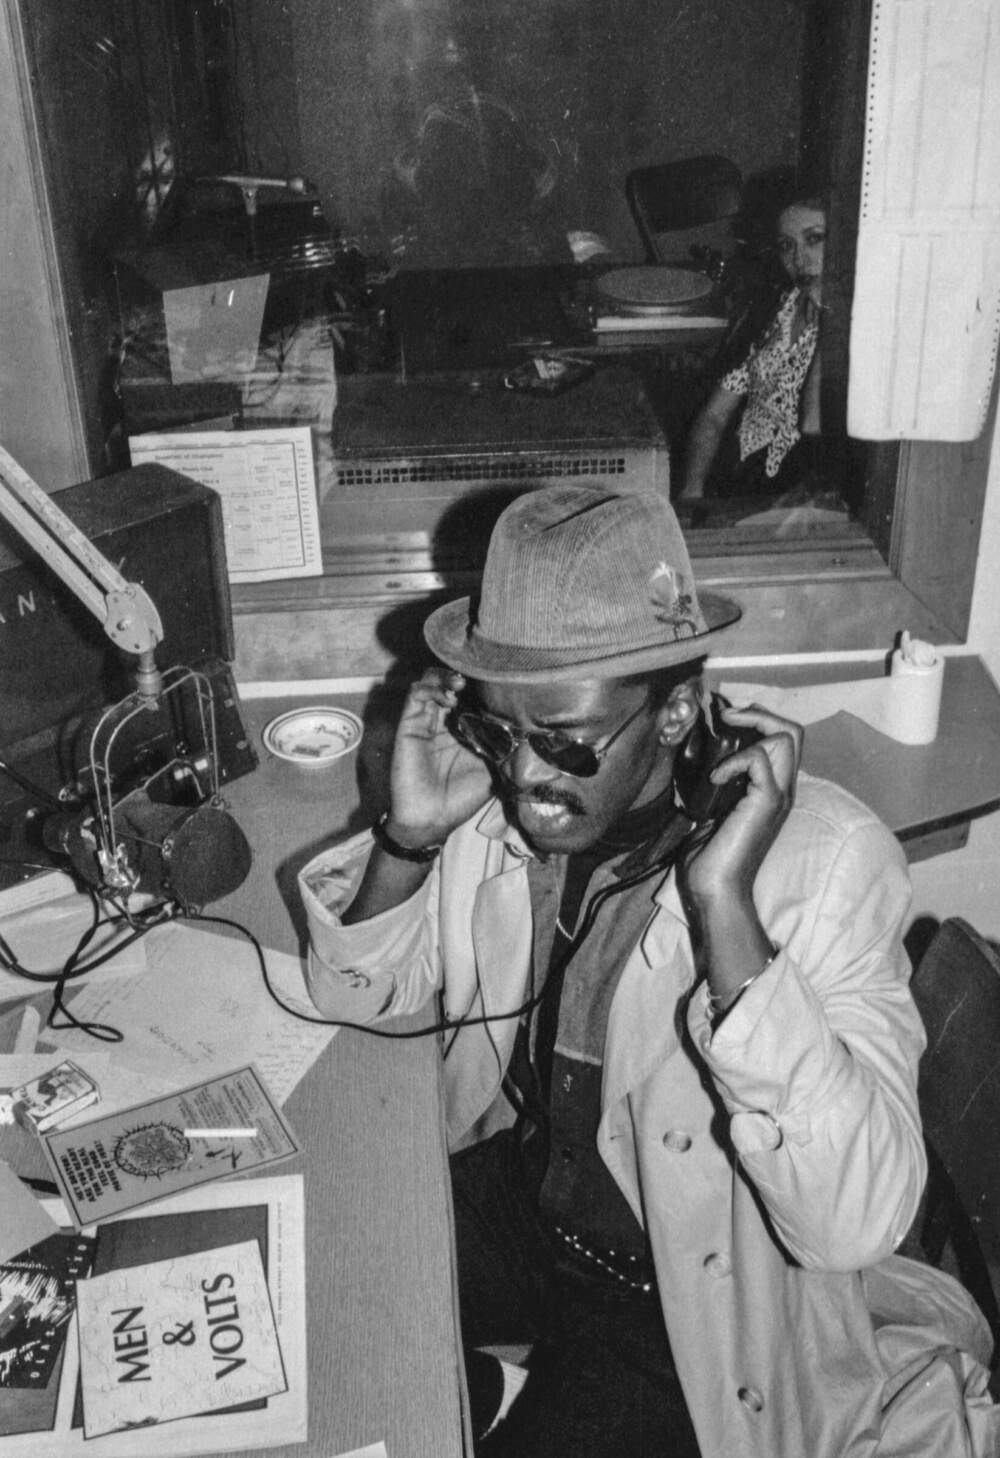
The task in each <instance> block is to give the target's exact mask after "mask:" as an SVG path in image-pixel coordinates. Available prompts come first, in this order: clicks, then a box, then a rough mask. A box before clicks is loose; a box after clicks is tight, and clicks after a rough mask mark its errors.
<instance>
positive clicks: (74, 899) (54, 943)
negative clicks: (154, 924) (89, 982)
mask: <svg viewBox="0 0 1000 1458" xmlns="http://www.w3.org/2000/svg"><path fill="white" fill-rule="evenodd" d="M92 919H93V908H92V906H91V902H90V899H89V897H87V896H83V895H81V894H80V893H79V892H77V891H72V892H71V893H70V894H69V895H68V896H59V897H57V898H56V899H55V900H49V901H42V902H40V903H38V904H36V905H31V904H28V905H27V906H26V907H25V908H24V909H23V910H20V911H15V912H13V913H12V914H11V915H9V916H4V917H3V918H2V920H0V931H2V932H3V936H4V940H5V941H6V942H7V943H8V945H9V946H10V948H11V950H12V951H13V953H14V955H15V956H16V957H17V959H18V961H19V962H20V963H21V964H22V965H23V966H25V967H27V968H28V970H29V971H31V972H57V971H58V970H59V969H60V968H61V967H62V965H63V963H64V962H65V961H66V959H67V957H68V956H69V955H70V953H71V952H72V951H73V949H74V948H75V946H76V944H77V942H78V941H79V940H80V937H81V936H82V935H83V933H84V932H85V931H86V930H87V928H88V927H89V926H90V923H91V921H92ZM129 934H130V932H129V929H128V927H125V929H124V931H123V930H122V927H121V926H120V925H119V926H117V927H109V928H108V929H107V930H104V929H102V930H101V931H99V932H98V933H97V935H96V936H95V937H94V939H93V940H92V941H91V942H90V944H89V946H88V948H87V953H86V960H87V961H90V960H92V958H93V957H94V956H95V955H96V954H97V953H98V952H100V951H103V950H105V949H106V948H108V947H110V946H111V945H112V943H113V942H114V940H115V939H116V938H118V939H120V938H121V937H122V936H123V935H129ZM145 966H146V951H145V946H144V943H143V940H142V938H140V939H139V940H138V941H136V942H133V943H132V944H131V946H129V947H126V948H125V949H124V951H122V952H120V953H118V954H117V955H116V956H114V957H112V958H111V959H110V960H109V961H108V962H106V963H104V964H103V965H102V966H101V967H98V968H96V969H95V970H94V971H93V972H90V973H88V974H87V976H88V979H91V978H93V979H95V980H98V981H101V980H107V979H110V978H117V977H119V976H121V975H123V974H125V973H130V972H133V973H134V972H141V971H142V970H143V968H144V967H145ZM45 987H46V984H44V983H41V982H31V981H27V980H26V979H25V978H23V977H18V976H17V975H16V974H15V973H13V972H8V971H6V970H5V969H3V968H0V1002H5V1001H9V1000H10V999H11V998H17V997H29V996H32V995H34V994H35V993H38V992H44V991H45Z"/></svg>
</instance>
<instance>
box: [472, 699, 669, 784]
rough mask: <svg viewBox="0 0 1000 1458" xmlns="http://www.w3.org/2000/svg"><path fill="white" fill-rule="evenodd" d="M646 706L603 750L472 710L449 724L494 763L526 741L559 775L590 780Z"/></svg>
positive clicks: (478, 751)
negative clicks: (517, 727) (508, 722)
mask: <svg viewBox="0 0 1000 1458" xmlns="http://www.w3.org/2000/svg"><path fill="white" fill-rule="evenodd" d="M647 707H648V705H647V704H644V703H643V704H640V705H639V707H638V708H637V709H636V710H634V711H633V713H631V714H629V716H628V718H627V719H626V720H625V722H624V724H620V725H619V726H618V728H617V729H616V730H615V732H614V733H613V734H612V736H611V738H610V739H609V740H608V741H607V743H606V744H603V745H602V746H601V748H600V749H597V748H595V747H594V745H593V744H586V743H585V742H584V741H583V740H582V739H572V738H571V737H570V736H569V735H568V734H560V733H559V731H558V730H557V729H516V728H515V727H514V726H513V724H505V723H504V721H503V720H502V719H491V718H490V717H489V715H487V714H476V713H473V712H472V710H470V709H458V710H456V711H455V712H454V713H453V714H452V715H451V716H450V718H449V725H450V728H451V730H452V733H453V734H454V735H455V738H456V739H457V740H458V741H459V743H461V744H463V745H464V746H465V748H466V749H471V751H472V753H473V754H478V755H479V757H480V759H487V760H489V761H490V762H491V763H492V764H498V765H499V764H503V763H504V761H505V760H508V759H510V757H511V755H512V754H513V753H514V751H515V749H517V747H518V745H519V744H527V745H528V746H529V747H530V748H531V751H532V753H533V754H535V755H537V756H538V758H539V759H540V760H541V761H542V763H543V764H548V765H551V766H552V768H553V769H557V770H558V771H559V773H560V774H564V775H569V776H570V778H571V779H574V780H589V779H591V778H592V777H593V776H594V775H596V774H597V771H598V770H599V769H600V767H601V761H602V760H603V758H604V756H605V755H606V754H607V753H608V751H609V750H610V749H611V747H612V745H613V744H614V743H615V741H616V740H617V739H619V738H620V737H621V735H622V734H624V733H625V730H626V729H627V728H628V726H629V725H630V724H631V723H632V722H633V721H634V720H636V719H638V717H639V715H640V714H641V713H642V711H643V709H645V708H647Z"/></svg>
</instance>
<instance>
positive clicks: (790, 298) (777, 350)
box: [720, 288, 819, 476]
mask: <svg viewBox="0 0 1000 1458" xmlns="http://www.w3.org/2000/svg"><path fill="white" fill-rule="evenodd" d="M799 293H800V290H799V289H797V288H793V289H791V290H789V293H788V295H787V296H786V298H785V300H784V302H783V303H782V305H781V307H780V308H779V310H778V312H777V313H776V314H775V316H774V318H773V320H772V321H771V323H770V325H769V326H768V328H767V330H766V332H765V333H764V334H763V335H762V337H761V338H760V340H759V341H758V342H757V343H756V344H754V345H752V346H751V348H750V353H749V354H748V355H747V357H746V359H745V360H744V361H743V363H742V364H741V365H737V366H736V368H735V369H733V370H730V371H729V373H728V374H726V375H723V377H722V380H721V382H720V383H721V385H722V388H723V389H724V390H729V391H731V393H732V394H734V395H745V396H746V404H745V405H744V408H743V415H742V417H741V419H740V424H739V432H738V433H739V442H740V459H741V460H744V461H745V460H746V458H747V456H749V455H751V454H752V453H753V452H754V451H758V450H761V449H763V448H764V447H765V446H766V447H767V456H766V457H765V464H764V471H765V474H766V475H768V476H776V475H777V474H778V469H779V467H780V466H781V463H782V461H783V460H784V459H785V457H786V456H787V455H788V452H789V451H790V450H791V449H792V446H794V445H795V444H796V443H797V442H798V441H799V440H800V439H801V432H800V431H799V401H800V399H801V396H802V387H803V385H804V384H805V379H806V375H807V374H808V373H809V366H810V365H811V364H812V361H813V356H814V354H815V353H816V340H817V337H818V333H819V330H818V327H817V325H816V324H815V323H812V324H807V325H806V326H805V328H804V329H803V330H802V333H801V334H800V335H799V337H798V339H795V340H793V339H792V320H793V318H794V315H795V305H796V303H797V301H798V297H799Z"/></svg>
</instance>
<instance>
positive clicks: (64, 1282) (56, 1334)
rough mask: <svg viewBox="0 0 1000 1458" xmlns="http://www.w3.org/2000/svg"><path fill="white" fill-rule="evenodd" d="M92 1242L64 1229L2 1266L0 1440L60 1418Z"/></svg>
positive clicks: (8, 1440)
mask: <svg viewBox="0 0 1000 1458" xmlns="http://www.w3.org/2000/svg"><path fill="white" fill-rule="evenodd" d="M94 1245H95V1242H94V1240H93V1239H87V1238H84V1237H83V1236H80V1235H77V1234H75V1233H72V1234H71V1233H68V1232H66V1231H59V1232H58V1233H57V1234H55V1235H50V1236H49V1237H48V1238H47V1239H45V1240H42V1241H39V1242H37V1243H36V1244H35V1245H34V1246H32V1247H31V1249H30V1250H26V1251H22V1252H20V1253H19V1254H18V1255H17V1256H15V1257H13V1258H11V1259H10V1260H5V1261H4V1262H3V1263H2V1264H0V1311H2V1312H3V1317H4V1320H3V1339H2V1350H0V1438H2V1439H5V1440H7V1443H6V1444H5V1445H4V1451H5V1452H6V1451H7V1447H8V1446H9V1443H10V1440H11V1435H12V1434H17V1433H20V1432H23V1431H24V1430H25V1429H26V1428H34V1429H35V1430H36V1431H37V1430H39V1429H44V1428H45V1427H47V1426H50V1425H51V1423H52V1422H53V1421H54V1419H55V1414H56V1404H57V1399H58V1395H59V1382H60V1377H61V1375H62V1368H63V1361H64V1359H65V1355H66V1344H67V1341H69V1342H74V1340H75V1331H74V1328H73V1324H72V1318H73V1312H74V1311H75V1310H76V1283H77V1281H78V1280H79V1279H80V1278H81V1277H83V1276H86V1274H87V1272H88V1271H89V1270H90V1264H91V1261H92V1260H93V1255H94Z"/></svg>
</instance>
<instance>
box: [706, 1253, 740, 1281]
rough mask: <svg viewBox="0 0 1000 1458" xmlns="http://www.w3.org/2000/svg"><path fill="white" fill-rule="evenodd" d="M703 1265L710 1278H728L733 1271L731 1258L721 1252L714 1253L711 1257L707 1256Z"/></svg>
mask: <svg viewBox="0 0 1000 1458" xmlns="http://www.w3.org/2000/svg"><path fill="white" fill-rule="evenodd" d="M702 1265H703V1266H704V1267H705V1270H706V1271H707V1272H708V1274H709V1275H710V1276H728V1275H729V1273H730V1271H731V1270H732V1269H733V1265H732V1262H731V1261H730V1259H729V1257H728V1256H727V1255H725V1254H724V1253H723V1252H721V1251H713V1252H712V1254H711V1255H710V1256H706V1257H705V1259H704V1261H702Z"/></svg>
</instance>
